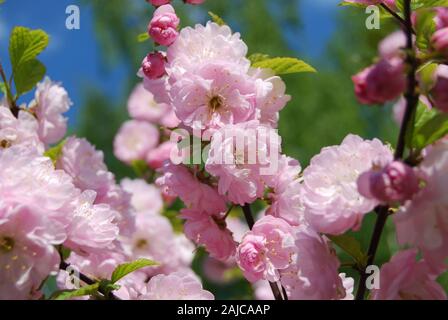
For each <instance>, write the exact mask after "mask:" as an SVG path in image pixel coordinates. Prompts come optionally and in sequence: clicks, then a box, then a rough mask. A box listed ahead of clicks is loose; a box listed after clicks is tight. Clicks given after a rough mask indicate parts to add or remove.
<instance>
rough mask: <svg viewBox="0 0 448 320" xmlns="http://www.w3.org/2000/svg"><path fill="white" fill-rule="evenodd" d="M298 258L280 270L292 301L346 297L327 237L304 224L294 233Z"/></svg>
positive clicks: (337, 262) (335, 258)
mask: <svg viewBox="0 0 448 320" xmlns="http://www.w3.org/2000/svg"><path fill="white" fill-rule="evenodd" d="M296 247H297V248H296V250H297V259H296V260H295V262H294V263H293V264H292V265H291V266H290V267H289V268H287V269H285V270H282V271H281V283H282V285H283V286H284V288H285V289H286V292H287V294H288V298H289V299H291V300H330V299H331V300H339V299H344V298H345V297H346V289H345V288H344V285H343V282H342V279H341V278H340V277H339V274H338V268H339V265H340V263H339V260H338V258H337V256H336V253H335V251H334V249H332V248H331V247H330V245H329V243H328V241H327V240H326V238H324V237H322V236H320V235H319V234H318V233H317V232H315V231H313V230H312V229H311V228H309V227H307V226H300V227H298V229H297V232H296Z"/></svg>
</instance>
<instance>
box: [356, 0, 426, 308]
mask: <svg viewBox="0 0 448 320" xmlns="http://www.w3.org/2000/svg"><path fill="white" fill-rule="evenodd" d="M404 9H405V10H404V11H405V19H406V20H404V21H405V30H406V42H407V45H406V49H407V50H406V51H407V56H406V63H407V64H408V65H409V67H410V68H409V71H408V77H407V80H408V86H407V89H406V93H405V98H406V111H405V114H404V118H403V121H402V123H401V128H400V134H399V136H398V142H397V148H396V149H395V155H394V157H395V160H402V159H403V156H404V151H405V145H406V134H407V130H408V129H409V127H410V125H412V119H413V116H412V115H413V113H414V110H415V108H416V107H417V104H418V99H419V94H418V93H417V91H416V87H417V78H416V73H417V68H418V63H417V60H416V57H415V49H414V42H413V38H412V34H413V29H412V20H411V13H412V12H411V0H405V3H404ZM375 211H376V212H377V214H378V216H377V220H376V223H375V228H374V230H373V235H372V239H371V241H370V245H369V250H368V253H367V254H368V260H367V265H366V267H367V266H369V265H372V264H373V263H374V261H375V255H376V251H377V249H378V245H379V242H380V239H381V234H382V233H383V230H384V226H385V224H386V221H387V218H388V216H389V207H388V206H380V207H378V208H377V209H376V210H375ZM367 276H368V275H367V274H366V272H365V269H364V271H363V272H362V273H361V278H360V281H359V287H358V292H357V293H356V300H363V299H364V295H365V292H366V279H367Z"/></svg>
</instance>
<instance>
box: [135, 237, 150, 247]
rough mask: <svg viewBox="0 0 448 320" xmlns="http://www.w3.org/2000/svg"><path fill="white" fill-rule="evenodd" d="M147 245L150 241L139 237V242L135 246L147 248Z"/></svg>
mask: <svg viewBox="0 0 448 320" xmlns="http://www.w3.org/2000/svg"><path fill="white" fill-rule="evenodd" d="M147 245H148V241H146V240H145V239H139V240H138V241H137V243H136V244H135V246H136V247H137V248H138V249H144V248H146V246H147Z"/></svg>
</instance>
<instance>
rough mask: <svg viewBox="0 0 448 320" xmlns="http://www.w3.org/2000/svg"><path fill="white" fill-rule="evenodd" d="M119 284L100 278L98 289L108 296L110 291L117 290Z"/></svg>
mask: <svg viewBox="0 0 448 320" xmlns="http://www.w3.org/2000/svg"><path fill="white" fill-rule="evenodd" d="M119 289H120V285H118V284H114V283H113V282H112V281H111V280H101V281H100V286H99V291H100V292H101V293H102V294H103V295H104V296H106V297H107V296H108V295H109V294H110V293H111V292H112V291H114V290H119Z"/></svg>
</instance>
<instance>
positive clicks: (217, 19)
mask: <svg viewBox="0 0 448 320" xmlns="http://www.w3.org/2000/svg"><path fill="white" fill-rule="evenodd" d="M208 15H209V16H210V17H211V18H212V21H213V22H214V23H216V24H218V25H220V26H225V25H227V23H226V22H225V21H224V20H223V19H222V18H221V17H220V16H218V15H217V14H216V13H213V12H211V11H209V12H208Z"/></svg>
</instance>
